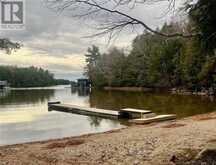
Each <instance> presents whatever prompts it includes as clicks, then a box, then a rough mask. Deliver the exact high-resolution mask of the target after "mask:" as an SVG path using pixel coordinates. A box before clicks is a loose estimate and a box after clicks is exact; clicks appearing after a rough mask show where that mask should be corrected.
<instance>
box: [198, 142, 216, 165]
mask: <svg viewBox="0 0 216 165" xmlns="http://www.w3.org/2000/svg"><path fill="white" fill-rule="evenodd" d="M195 162H196V165H198V164H207V165H213V164H214V165H215V164H216V142H212V143H209V144H208V145H207V146H206V147H205V148H204V149H203V150H202V151H201V152H200V153H199V154H198V155H197V157H196V160H195Z"/></svg>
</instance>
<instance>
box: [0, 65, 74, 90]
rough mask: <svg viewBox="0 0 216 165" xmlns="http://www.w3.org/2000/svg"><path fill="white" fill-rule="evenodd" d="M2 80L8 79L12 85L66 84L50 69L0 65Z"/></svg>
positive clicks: (0, 78) (42, 85) (41, 85)
mask: <svg viewBox="0 0 216 165" xmlns="http://www.w3.org/2000/svg"><path fill="white" fill-rule="evenodd" d="M0 80H6V81H8V82H9V83H10V86H11V87H44V86H51V85H59V84H66V82H65V81H63V80H55V79H54V77H53V74H51V73H50V72H49V71H48V70H44V69H42V68H36V67H29V68H18V67H15V66H0ZM67 82H68V81H67ZM69 83H70V82H68V83H67V84H69Z"/></svg>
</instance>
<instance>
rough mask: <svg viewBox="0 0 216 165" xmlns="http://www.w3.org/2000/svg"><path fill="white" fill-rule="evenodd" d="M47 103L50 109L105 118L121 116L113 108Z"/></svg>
mask: <svg viewBox="0 0 216 165" xmlns="http://www.w3.org/2000/svg"><path fill="white" fill-rule="evenodd" d="M48 105H49V109H50V110H56V111H64V112H71V113H75V114H80V115H87V116H99V117H106V118H120V116H121V115H120V113H119V111H113V110H106V109H98V108H88V107H80V106H76V105H69V104H52V103H49V104H48Z"/></svg>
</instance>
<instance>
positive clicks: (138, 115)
mask: <svg viewBox="0 0 216 165" xmlns="http://www.w3.org/2000/svg"><path fill="white" fill-rule="evenodd" d="M48 107H49V110H51V111H52V110H56V111H60V112H70V113H74V114H80V115H86V116H98V117H103V118H116V119H118V118H127V119H132V120H130V122H132V123H135V124H149V123H152V122H161V121H166V120H172V119H176V115H158V116H157V115H156V114H155V113H152V112H151V111H149V110H142V109H133V108H125V109H121V110H119V111H115V110H107V109H99V108H89V107H81V106H77V105H69V104H61V103H60V102H49V103H48Z"/></svg>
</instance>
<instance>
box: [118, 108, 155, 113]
mask: <svg viewBox="0 0 216 165" xmlns="http://www.w3.org/2000/svg"><path fill="white" fill-rule="evenodd" d="M120 111H123V112H131V113H142V114H147V113H152V112H151V111H149V110H143V109H133V108H124V109H121V110H120Z"/></svg>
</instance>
